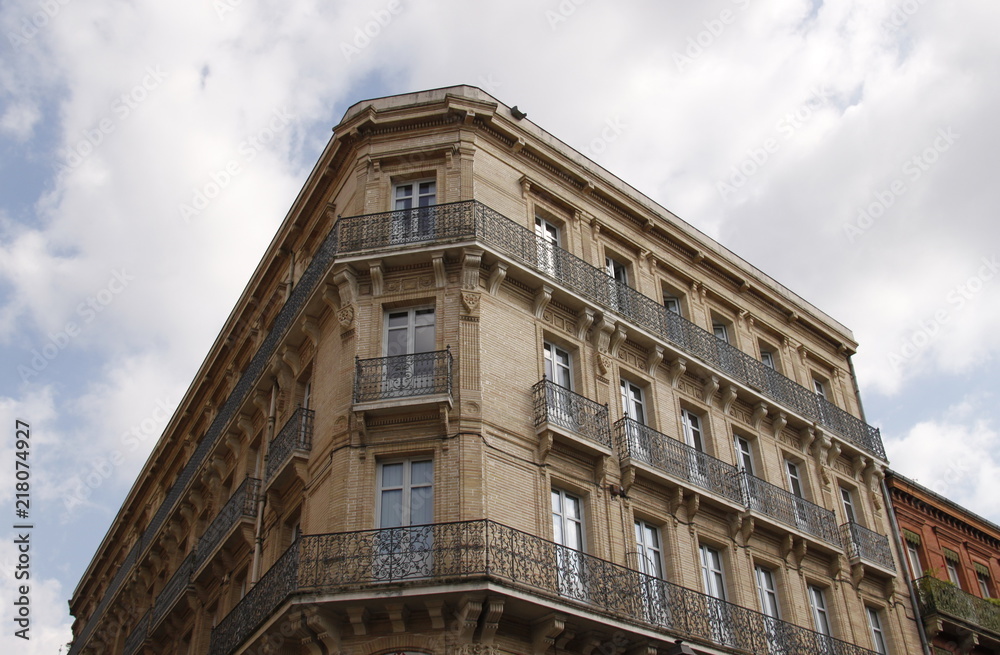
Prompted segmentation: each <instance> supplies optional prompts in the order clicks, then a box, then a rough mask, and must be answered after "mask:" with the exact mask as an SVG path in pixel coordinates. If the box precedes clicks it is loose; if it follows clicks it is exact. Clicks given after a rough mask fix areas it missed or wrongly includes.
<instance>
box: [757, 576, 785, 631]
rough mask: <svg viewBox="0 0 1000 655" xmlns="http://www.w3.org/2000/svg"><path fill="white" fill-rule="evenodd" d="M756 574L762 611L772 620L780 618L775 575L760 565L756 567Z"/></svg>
mask: <svg viewBox="0 0 1000 655" xmlns="http://www.w3.org/2000/svg"><path fill="white" fill-rule="evenodd" d="M756 573H757V593H758V595H759V597H760V611H761V612H763V613H764V614H765V615H767V616H769V617H770V618H772V619H777V618H780V616H779V615H778V590H777V588H776V587H775V585H774V573H772V572H771V570H770V569H766V568H764V567H763V566H760V565H758V566H757V567H756Z"/></svg>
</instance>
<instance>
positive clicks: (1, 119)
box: [0, 103, 42, 141]
mask: <svg viewBox="0 0 1000 655" xmlns="http://www.w3.org/2000/svg"><path fill="white" fill-rule="evenodd" d="M41 118H42V113H41V112H40V111H39V110H38V107H36V106H34V105H32V104H29V103H19V104H16V105H10V106H8V107H7V110H6V111H5V112H4V113H3V116H0V132H3V133H5V134H8V135H10V136H11V137H13V138H14V139H16V140H17V141H25V140H27V139H29V138H30V137H31V136H32V133H33V131H34V127H35V124H36V123H38V121H39V120H40V119H41Z"/></svg>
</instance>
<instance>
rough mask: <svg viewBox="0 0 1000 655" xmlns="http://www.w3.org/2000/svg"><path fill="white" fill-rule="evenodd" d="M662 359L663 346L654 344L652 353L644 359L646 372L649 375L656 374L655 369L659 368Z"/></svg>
mask: <svg viewBox="0 0 1000 655" xmlns="http://www.w3.org/2000/svg"><path fill="white" fill-rule="evenodd" d="M662 361H663V346H654V347H653V353H652V354H651V355H650V356H649V358H648V359H647V360H646V373H648V374H649V375H654V376H655V375H656V369H657V368H659V366H660V362H662Z"/></svg>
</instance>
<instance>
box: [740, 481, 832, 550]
mask: <svg viewBox="0 0 1000 655" xmlns="http://www.w3.org/2000/svg"><path fill="white" fill-rule="evenodd" d="M741 477H742V479H743V484H744V491H745V493H746V494H747V500H746V505H747V507H748V508H749V509H750V511H751V512H755V513H757V514H760V515H763V516H766V517H768V518H770V519H773V520H775V521H778V522H779V523H783V524H785V525H788V526H791V527H793V528H795V529H797V530H799V531H800V532H804V533H806V534H808V535H811V536H813V537H816V538H818V539H820V540H822V541H824V542H826V543H827V544H830V545H831V546H834V547H835V548H837V549H838V550H839V549H840V548H841V547H842V544H841V541H840V533H839V532H838V531H837V521H836V519H835V518H834V515H833V512H831V511H830V510H828V509H824V508H822V507H820V506H819V505H815V504H813V503H810V502H809V501H808V500H806V499H804V498H799V497H798V496H796V495H795V494H793V493H790V492H788V491H785V490H784V489H782V488H781V487H778V486H775V485H773V484H771V483H770V482H765V481H764V480H761V479H760V478H758V477H754V476H752V475H749V474H748V473H746V472H745V471H744V472H742V473H741Z"/></svg>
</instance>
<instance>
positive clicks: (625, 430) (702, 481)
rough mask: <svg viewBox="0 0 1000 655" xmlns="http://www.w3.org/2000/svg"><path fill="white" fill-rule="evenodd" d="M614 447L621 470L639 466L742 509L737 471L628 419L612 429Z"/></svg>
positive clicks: (741, 496)
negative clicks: (704, 491)
mask: <svg viewBox="0 0 1000 655" xmlns="http://www.w3.org/2000/svg"><path fill="white" fill-rule="evenodd" d="M614 429H615V443H616V444H617V445H618V456H619V457H620V458H621V462H622V465H623V466H626V465H627V464H629V463H634V462H640V463H642V464H645V465H647V466H649V467H650V468H652V469H655V470H656V471H662V472H663V473H666V474H667V475H668V476H669V477H672V478H674V479H676V480H680V481H682V482H683V483H684V485H685V486H688V487H690V486H694V487H698V488H700V489H704V490H706V491H709V492H711V493H714V494H716V495H718V496H721V497H723V498H725V499H726V500H728V501H731V502H733V503H735V504H737V505H743V504H744V503H743V492H742V490H741V489H740V481H739V470H737V468H736V467H735V466H733V465H731V464H726V463H725V462H723V461H721V460H718V459H715V458H714V457H712V456H711V455H708V454H706V453H703V452H701V451H700V450H696V449H694V448H692V447H691V446H688V445H687V444H685V443H682V442H680V441H678V440H677V439H671V438H670V437H668V436H667V435H665V434H663V433H662V432H657V431H656V430H654V429H653V428H651V427H649V426H647V425H642V424H641V423H639V422H638V421H635V420H633V419H630V418H628V417H626V418H623V419H621V420H620V421H618V422H617V423H615V426H614Z"/></svg>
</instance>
